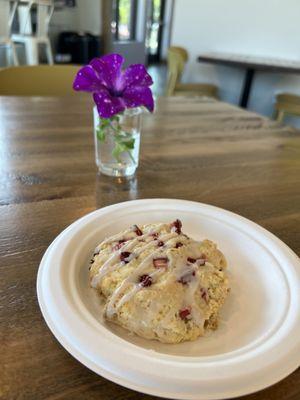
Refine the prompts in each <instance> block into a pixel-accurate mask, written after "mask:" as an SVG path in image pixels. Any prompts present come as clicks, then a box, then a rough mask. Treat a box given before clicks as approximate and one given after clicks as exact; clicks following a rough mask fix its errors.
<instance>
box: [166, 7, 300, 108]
mask: <svg viewBox="0 0 300 400" xmlns="http://www.w3.org/2000/svg"><path fill="white" fill-rule="evenodd" d="M299 17H300V1H299V0H288V1H284V0H175V6H174V17H173V28H172V37H171V43H172V44H173V45H179V46H183V47H185V48H187V50H188V52H189V55H190V60H189V63H188V65H187V69H186V73H185V75H184V77H183V79H184V80H185V81H195V82H212V83H216V84H217V85H218V86H219V87H220V95H221V98H222V99H223V100H225V101H229V102H233V103H236V104H237V103H238V101H239V96H240V91H241V87H242V83H243V77H244V71H243V70H242V69H235V68H229V67H223V66H212V65H210V64H199V63H198V62H197V57H198V56H199V55H200V54H201V53H204V52H209V51H224V52H230V53H238V54H246V55H254V56H263V57H274V58H286V59H291V60H298V61H300V22H299ZM281 91H291V92H293V93H296V94H300V75H299V76H296V75H292V74H277V73H276V74H275V73H262V72H258V73H256V75H255V82H254V85H253V86H252V93H251V97H250V102H249V108H250V109H251V110H254V111H257V112H259V113H262V114H265V115H271V114H272V111H273V102H274V94H275V93H277V92H281Z"/></svg>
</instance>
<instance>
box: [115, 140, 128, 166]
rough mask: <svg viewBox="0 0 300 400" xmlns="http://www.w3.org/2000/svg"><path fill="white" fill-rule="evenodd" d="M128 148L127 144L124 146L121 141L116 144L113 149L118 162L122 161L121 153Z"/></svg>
mask: <svg viewBox="0 0 300 400" xmlns="http://www.w3.org/2000/svg"><path fill="white" fill-rule="evenodd" d="M126 150H127V149H126V146H124V145H123V144H121V143H116V145H115V147H114V149H113V151H112V155H113V157H114V158H115V159H116V160H117V161H118V162H121V159H120V154H121V153H123V152H124V151H126Z"/></svg>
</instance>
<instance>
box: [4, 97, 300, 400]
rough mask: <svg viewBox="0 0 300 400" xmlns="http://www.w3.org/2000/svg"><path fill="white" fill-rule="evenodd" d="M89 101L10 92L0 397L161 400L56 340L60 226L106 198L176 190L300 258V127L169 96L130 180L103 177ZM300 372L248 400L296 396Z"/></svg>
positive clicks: (148, 126)
mask: <svg viewBox="0 0 300 400" xmlns="http://www.w3.org/2000/svg"><path fill="white" fill-rule="evenodd" d="M91 106H92V105H91V102H90V100H89V99H87V98H85V97H82V98H81V97H80V96H76V97H74V98H69V99H67V98H65V99H64V98H8V97H6V98H4V97H2V98H0V153H1V154H0V156H1V157H0V167H1V168H0V190H1V191H0V227H1V241H0V257H1V258H0V270H1V280H0V285H1V301H0V304H1V315H0V317H1V338H0V339H1V371H0V398H1V399H5V400H6V399H9V400H12V399H33V400H40V399H49V400H57V399H72V400H77V399H78V400H82V399H91V400H94V399H95V400H96V399H97V400H99V399H101V400H115V399H118V400H125V399H126V400H129V399H130V400H132V399H152V398H153V397H151V396H147V395H141V394H139V393H136V392H133V391H131V390H128V389H125V388H122V387H120V386H118V385H115V384H114V383H111V382H109V381H107V380H105V379H103V378H101V377H99V376H97V375H96V374H94V373H93V372H91V371H89V370H88V369H87V368H85V367H84V366H82V365H81V364H80V363H79V362H77V361H76V360H75V359H74V358H73V357H72V356H70V355H69V354H68V353H67V352H66V351H65V350H64V349H63V348H62V347H61V346H60V345H59V344H58V342H57V341H56V339H55V338H54V336H53V335H52V334H51V332H50V331H49V330H48V328H47V326H46V324H45V322H44V320H43V318H42V315H41V313H40V311H39V307H38V303H37V298H36V289H35V284H36V274H37V270H38V266H39V262H40V260H41V257H42V255H43V253H44V251H45V250H46V248H47V247H48V245H49V244H50V243H51V241H52V240H53V239H54V238H55V236H56V235H57V234H59V232H61V230H62V229H64V228H65V227H66V226H67V225H69V224H70V223H71V222H73V221H75V220H76V219H77V218H79V217H81V216H82V215H84V214H86V213H88V212H90V211H92V210H94V209H95V208H99V207H103V206H105V205H108V204H112V203H116V202H120V201H125V200H131V199H136V198H147V197H172V198H179V199H189V200H195V201H201V202H205V203H210V204H214V205H216V206H220V207H224V208H226V209H228V210H231V211H234V212H237V213H239V214H241V215H244V216H245V217H247V218H250V219H252V220H254V221H255V222H258V223H259V224H261V225H262V226H264V227H265V228H267V229H269V230H270V231H271V232H273V233H274V234H275V235H278V236H279V238H281V239H282V240H283V241H285V242H286V243H287V244H288V245H289V246H290V247H291V248H292V249H293V250H294V251H295V252H296V253H298V254H300V235H299V226H300V134H299V132H297V131H295V130H292V129H290V128H288V127H280V126H278V125H277V124H276V123H274V122H271V121H269V120H267V119H265V118H262V117H260V116H258V115H255V114H250V113H247V112H245V111H243V110H240V109H237V108H235V107H233V106H230V105H227V104H223V103H219V102H215V101H212V100H201V99H196V98H194V99H189V100H188V99H181V98H173V99H160V100H159V104H158V106H157V112H156V113H155V115H154V116H151V115H147V116H146V117H145V120H144V129H143V136H142V147H141V150H142V152H141V165H140V167H139V169H138V172H137V175H136V176H135V177H134V178H132V179H130V180H125V179H112V178H108V177H104V176H97V174H96V169H95V165H94V152H93V139H92V133H91V132H92V110H91ZM299 398H300V370H299V369H298V370H297V371H296V372H294V373H293V374H292V375H290V376H289V377H288V378H286V379H285V380H283V381H282V382H280V383H278V384H276V385H275V386H273V387H271V388H269V389H266V390H264V391H262V392H259V393H257V394H253V395H250V396H247V397H245V398H244V399H245V400H246V399H247V400H269V399H272V400H279V399H280V400H283V399H284V400H296V399H297V400H298V399H299Z"/></svg>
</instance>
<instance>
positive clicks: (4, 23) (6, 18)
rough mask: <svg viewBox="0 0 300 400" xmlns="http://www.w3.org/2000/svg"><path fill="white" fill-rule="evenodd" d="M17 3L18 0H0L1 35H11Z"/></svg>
mask: <svg viewBox="0 0 300 400" xmlns="http://www.w3.org/2000/svg"><path fill="white" fill-rule="evenodd" d="M17 5H18V1H17V0H16V1H10V0H0V37H4V38H9V37H10V34H11V27H12V23H13V19H14V16H15V12H16V9H17Z"/></svg>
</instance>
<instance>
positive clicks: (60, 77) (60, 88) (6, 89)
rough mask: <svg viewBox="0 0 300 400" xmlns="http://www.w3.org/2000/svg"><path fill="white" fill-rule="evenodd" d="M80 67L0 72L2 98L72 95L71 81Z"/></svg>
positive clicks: (39, 66)
mask: <svg viewBox="0 0 300 400" xmlns="http://www.w3.org/2000/svg"><path fill="white" fill-rule="evenodd" d="M79 68H80V66H76V65H32V66H22V67H10V68H3V69H1V70H0V95H2V96H66V95H73V94H74V90H73V88H72V84H73V80H74V78H75V75H76V72H77V71H78V70H79Z"/></svg>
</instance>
